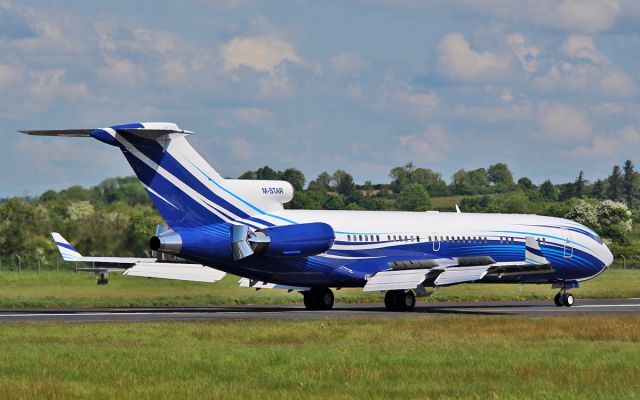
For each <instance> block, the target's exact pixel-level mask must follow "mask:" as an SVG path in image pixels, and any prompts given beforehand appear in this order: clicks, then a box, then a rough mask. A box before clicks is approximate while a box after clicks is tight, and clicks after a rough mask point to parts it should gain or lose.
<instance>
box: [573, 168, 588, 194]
mask: <svg viewBox="0 0 640 400" xmlns="http://www.w3.org/2000/svg"><path fill="white" fill-rule="evenodd" d="M584 186H585V181H584V172H583V171H580V173H579V174H578V177H577V178H576V181H575V182H574V184H573V187H574V193H575V196H576V197H578V198H580V197H582V196H584Z"/></svg>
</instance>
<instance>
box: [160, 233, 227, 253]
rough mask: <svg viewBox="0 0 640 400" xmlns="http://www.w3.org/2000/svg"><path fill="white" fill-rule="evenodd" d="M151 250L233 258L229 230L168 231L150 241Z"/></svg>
mask: <svg viewBox="0 0 640 400" xmlns="http://www.w3.org/2000/svg"><path fill="white" fill-rule="evenodd" d="M149 247H151V250H155V251H159V252H161V253H168V254H173V255H180V256H194V257H198V258H207V259H211V258H221V259H230V258H231V235H230V233H229V232H228V231H225V232H223V233H220V234H218V235H216V234H212V233H209V232H201V231H198V230H192V229H182V230H180V231H179V232H166V233H163V234H160V235H157V236H154V237H152V238H151V240H150V241H149Z"/></svg>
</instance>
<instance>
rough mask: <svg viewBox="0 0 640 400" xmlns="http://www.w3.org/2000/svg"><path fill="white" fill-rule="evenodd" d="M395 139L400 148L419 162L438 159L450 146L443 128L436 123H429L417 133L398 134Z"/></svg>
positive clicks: (444, 154)
mask: <svg viewBox="0 0 640 400" xmlns="http://www.w3.org/2000/svg"><path fill="white" fill-rule="evenodd" d="M396 139H397V143H398V144H399V145H400V148H401V149H402V150H404V151H408V152H409V153H410V154H411V156H412V157H414V158H415V159H417V160H420V162H425V161H431V162H437V161H440V160H442V159H444V158H445V156H446V152H447V151H448V150H449V148H450V147H451V145H450V143H449V139H448V138H447V133H446V131H445V129H444V128H443V127H442V126H440V125H438V124H430V125H429V126H428V127H427V128H426V129H424V130H423V131H422V132H420V133H417V134H411V135H399V136H397V137H396Z"/></svg>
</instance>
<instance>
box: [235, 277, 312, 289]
mask: <svg viewBox="0 0 640 400" xmlns="http://www.w3.org/2000/svg"><path fill="white" fill-rule="evenodd" d="M238 283H239V284H240V287H248V288H254V289H284V290H289V291H291V290H299V291H305V290H309V289H311V288H308V287H303V286H289V285H280V284H277V283H270V282H263V281H256V280H253V279H248V278H240V280H239V281H238Z"/></svg>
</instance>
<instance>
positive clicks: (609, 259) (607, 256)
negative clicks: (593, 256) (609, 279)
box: [602, 245, 613, 267]
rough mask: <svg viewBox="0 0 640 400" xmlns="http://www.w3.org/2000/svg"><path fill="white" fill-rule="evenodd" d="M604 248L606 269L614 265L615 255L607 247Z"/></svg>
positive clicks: (603, 254) (603, 258) (603, 255)
mask: <svg viewBox="0 0 640 400" xmlns="http://www.w3.org/2000/svg"><path fill="white" fill-rule="evenodd" d="M602 247H604V248H603V249H602V250H603V251H602V262H603V263H604V265H605V267H609V266H610V265H611V264H613V254H612V253H611V250H609V248H608V247H607V246H606V245H604V246H602Z"/></svg>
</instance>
